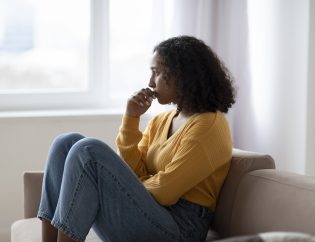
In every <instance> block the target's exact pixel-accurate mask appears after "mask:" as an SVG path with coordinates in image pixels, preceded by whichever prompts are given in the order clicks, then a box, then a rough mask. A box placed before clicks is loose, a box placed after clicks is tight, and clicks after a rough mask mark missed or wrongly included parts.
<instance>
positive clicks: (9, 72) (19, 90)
mask: <svg viewBox="0 0 315 242" xmlns="http://www.w3.org/2000/svg"><path fill="white" fill-rule="evenodd" d="M163 3H164V1H157V0H135V1H128V0H67V1H62V0H0V103H1V106H0V110H12V109H14V110H17V109H60V108H61V109H63V108H90V107H93V108H98V107H111V108H112V107H119V106H120V104H122V100H124V104H125V100H126V98H127V97H128V96H129V95H130V94H131V93H132V92H133V91H135V90H138V89H139V88H142V87H145V86H146V85H147V83H148V78H149V60H150V56H151V54H152V48H153V46H154V44H156V43H157V42H158V41H159V40H161V39H163V38H164V32H163V31H164V29H165V26H164V24H165V21H164V17H165V13H164V12H165V11H164V4H163ZM157 13H159V16H157Z"/></svg>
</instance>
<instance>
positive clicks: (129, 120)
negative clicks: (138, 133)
mask: <svg viewBox="0 0 315 242" xmlns="http://www.w3.org/2000/svg"><path fill="white" fill-rule="evenodd" d="M139 123H140V118H135V117H130V116H128V115H124V116H123V119H122V127H123V128H126V129H137V130H138V129H139Z"/></svg>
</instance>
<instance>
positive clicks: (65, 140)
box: [53, 132, 84, 150]
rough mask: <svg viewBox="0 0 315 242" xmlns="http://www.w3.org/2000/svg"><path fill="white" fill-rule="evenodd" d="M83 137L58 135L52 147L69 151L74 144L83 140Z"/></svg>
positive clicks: (70, 134) (73, 134) (77, 134)
mask: <svg viewBox="0 0 315 242" xmlns="http://www.w3.org/2000/svg"><path fill="white" fill-rule="evenodd" d="M83 138H84V136H83V135H82V134H80V133H75V132H71V133H63V134H60V135H58V136H57V137H56V138H55V139H54V141H53V147H55V148H66V149H67V150H69V149H70V148H71V147H72V146H73V145H74V144H75V143H77V142H78V141H79V140H81V139H83Z"/></svg>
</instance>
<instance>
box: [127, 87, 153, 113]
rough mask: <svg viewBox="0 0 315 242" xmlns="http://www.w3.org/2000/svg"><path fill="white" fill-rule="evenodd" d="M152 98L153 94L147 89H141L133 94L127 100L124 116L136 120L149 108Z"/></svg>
mask: <svg viewBox="0 0 315 242" xmlns="http://www.w3.org/2000/svg"><path fill="white" fill-rule="evenodd" d="M154 98H155V95H154V92H153V91H151V90H150V89H149V88H143V89H141V90H140V91H138V92H135V93H134V95H132V96H131V97H130V98H129V99H128V102H127V108H126V115H128V116H130V117H136V118H138V117H140V116H141V115H142V114H144V113H145V112H146V111H147V110H148V109H149V108H150V107H151V103H152V101H153V99H154Z"/></svg>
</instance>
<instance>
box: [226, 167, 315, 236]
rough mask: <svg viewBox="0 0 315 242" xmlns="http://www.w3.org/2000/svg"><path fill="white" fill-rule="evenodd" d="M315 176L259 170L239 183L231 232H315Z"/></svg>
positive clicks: (232, 233)
mask: <svg viewBox="0 0 315 242" xmlns="http://www.w3.org/2000/svg"><path fill="white" fill-rule="evenodd" d="M314 201H315V178H314V177H309V176H304V175H299V174H294V173H291V172H285V171H277V170H257V171H253V172H250V173H248V174H246V175H245V176H244V178H243V179H242V181H241V182H240V184H239V187H238V190H237V194H236V196H235V201H234V204H233V212H232V216H231V224H230V234H231V235H243V234H255V233H262V232H267V231H296V232H302V233H308V234H311V235H315V202H314Z"/></svg>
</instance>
